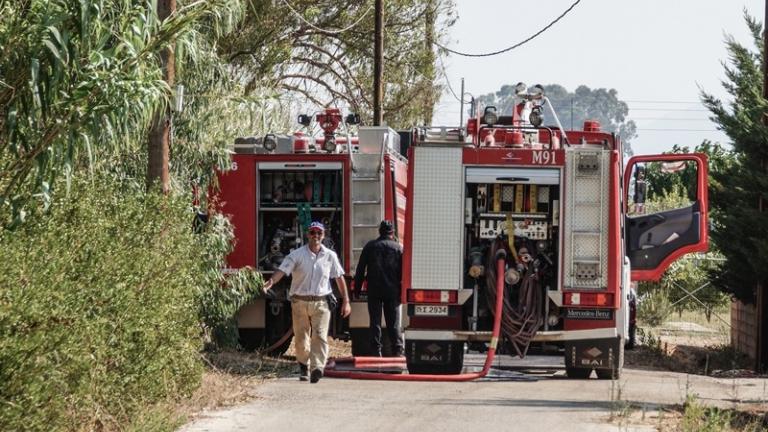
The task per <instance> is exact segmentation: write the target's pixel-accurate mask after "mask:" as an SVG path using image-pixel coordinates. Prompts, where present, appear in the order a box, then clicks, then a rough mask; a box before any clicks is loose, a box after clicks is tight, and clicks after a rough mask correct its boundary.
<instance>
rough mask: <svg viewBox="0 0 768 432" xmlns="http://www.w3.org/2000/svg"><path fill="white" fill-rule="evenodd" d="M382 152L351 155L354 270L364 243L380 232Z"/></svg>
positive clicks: (382, 182)
mask: <svg viewBox="0 0 768 432" xmlns="http://www.w3.org/2000/svg"><path fill="white" fill-rule="evenodd" d="M383 155H384V152H383V148H382V149H381V150H380V151H379V152H377V153H356V154H355V155H354V157H353V159H352V164H353V170H352V178H351V180H352V181H351V186H350V188H351V196H352V207H351V215H350V216H351V217H350V219H351V221H352V230H351V232H350V236H351V238H350V244H351V245H352V260H351V261H350V266H351V268H352V271H353V272H354V269H355V267H357V262H358V261H359V259H360V254H361V253H362V252H363V246H365V244H366V243H367V242H368V241H370V240H373V239H375V238H377V237H378V236H379V231H378V228H379V222H381V220H382V219H383V218H384V166H383V163H384V156H383Z"/></svg>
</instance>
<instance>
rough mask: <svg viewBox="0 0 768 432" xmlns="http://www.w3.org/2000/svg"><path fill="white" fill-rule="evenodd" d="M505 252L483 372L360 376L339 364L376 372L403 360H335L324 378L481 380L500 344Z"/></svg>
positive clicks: (499, 258)
mask: <svg viewBox="0 0 768 432" xmlns="http://www.w3.org/2000/svg"><path fill="white" fill-rule="evenodd" d="M506 257H507V254H506V251H504V250H503V249H500V250H499V251H498V252H497V253H496V292H497V293H500V295H497V296H496V312H495V314H494V318H493V333H492V335H491V345H490V347H489V349H488V354H487V355H486V357H485V364H484V365H483V369H482V370H481V371H480V372H473V373H465V374H458V375H428V374H408V375H393V374H389V373H380V372H361V371H337V370H335V369H334V367H335V364H337V363H352V365H353V366H354V367H356V368H375V367H392V366H402V365H403V363H405V358H404V357H398V358H386V357H385V358H382V357H344V358H340V359H335V360H334V359H332V361H331V362H329V366H327V367H326V368H325V373H324V375H325V376H327V377H333V378H352V379H367V380H386V381H448V382H457V381H472V380H474V379H477V378H482V377H484V376H486V375H487V374H488V370H489V369H490V368H491V364H492V363H493V358H494V357H495V356H496V345H497V344H498V342H499V333H500V332H501V314H502V307H503V304H504V264H505V261H506Z"/></svg>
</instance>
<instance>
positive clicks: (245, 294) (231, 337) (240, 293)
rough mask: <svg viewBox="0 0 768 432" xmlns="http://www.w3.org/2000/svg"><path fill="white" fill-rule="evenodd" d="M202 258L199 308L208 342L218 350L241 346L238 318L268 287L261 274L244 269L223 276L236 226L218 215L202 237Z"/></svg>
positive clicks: (210, 222)
mask: <svg viewBox="0 0 768 432" xmlns="http://www.w3.org/2000/svg"><path fill="white" fill-rule="evenodd" d="M200 240H201V244H200V255H201V259H202V265H203V268H204V274H203V275H202V278H201V286H202V289H201V290H200V292H199V298H198V304H199V315H200V320H201V322H202V324H203V330H204V331H205V335H206V339H207V340H208V341H209V342H211V343H212V344H213V347H215V348H235V347H236V346H237V322H236V320H235V314H237V311H238V310H239V309H240V308H241V307H242V306H244V305H245V304H246V303H248V302H249V301H251V300H253V299H254V298H256V297H258V296H259V295H261V293H262V291H261V287H262V286H263V285H264V280H263V279H262V276H261V273H259V272H257V271H255V270H254V269H252V268H248V267H246V268H241V269H238V270H237V271H236V272H233V273H231V274H226V275H225V274H223V273H222V271H221V269H222V268H224V267H225V266H226V263H225V260H224V258H225V257H226V255H227V253H229V252H230V251H231V250H232V226H231V225H230V223H229V220H228V219H226V218H225V217H223V216H221V215H216V216H214V218H213V219H212V220H211V221H209V222H208V223H207V224H206V227H205V231H204V232H203V233H201V237H200Z"/></svg>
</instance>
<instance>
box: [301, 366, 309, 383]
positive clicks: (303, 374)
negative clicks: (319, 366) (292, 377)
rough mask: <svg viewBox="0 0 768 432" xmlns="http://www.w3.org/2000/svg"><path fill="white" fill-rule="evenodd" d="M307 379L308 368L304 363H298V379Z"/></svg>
mask: <svg viewBox="0 0 768 432" xmlns="http://www.w3.org/2000/svg"><path fill="white" fill-rule="evenodd" d="M308 380H309V368H308V367H307V365H305V364H301V363H299V381H308Z"/></svg>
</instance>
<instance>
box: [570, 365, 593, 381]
mask: <svg viewBox="0 0 768 432" xmlns="http://www.w3.org/2000/svg"><path fill="white" fill-rule="evenodd" d="M565 374H566V375H568V378H571V379H589V376H590V375H592V369H586V368H574V367H567V368H565Z"/></svg>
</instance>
